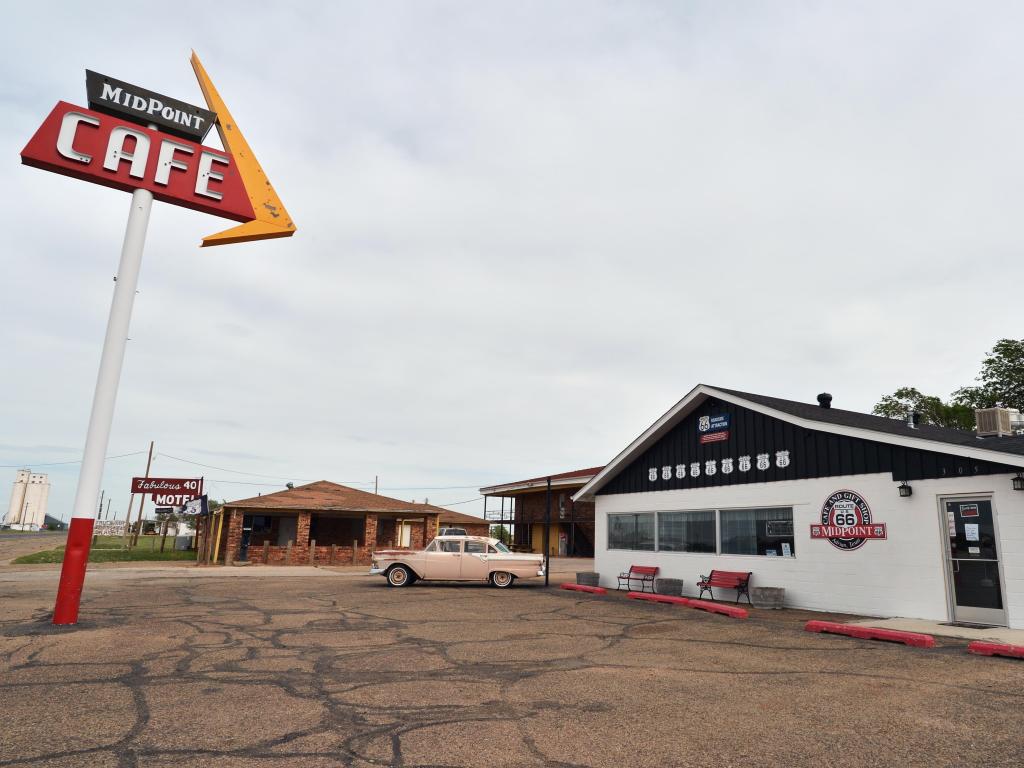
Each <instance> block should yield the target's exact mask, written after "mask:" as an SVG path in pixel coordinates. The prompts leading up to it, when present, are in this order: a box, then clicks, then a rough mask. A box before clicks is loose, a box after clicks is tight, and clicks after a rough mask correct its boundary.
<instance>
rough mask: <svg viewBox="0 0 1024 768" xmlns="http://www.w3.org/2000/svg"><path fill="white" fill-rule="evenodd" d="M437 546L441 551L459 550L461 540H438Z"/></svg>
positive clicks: (460, 549) (460, 548)
mask: <svg viewBox="0 0 1024 768" xmlns="http://www.w3.org/2000/svg"><path fill="white" fill-rule="evenodd" d="M439 548H440V550H441V551H442V552H456V553H457V552H461V551H462V542H461V541H443V540H442V541H440V542H439Z"/></svg>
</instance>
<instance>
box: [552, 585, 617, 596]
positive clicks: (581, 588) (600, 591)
mask: <svg viewBox="0 0 1024 768" xmlns="http://www.w3.org/2000/svg"><path fill="white" fill-rule="evenodd" d="M560 586H561V588H562V589H571V590H573V591H575V592H590V593H591V594H595V595H607V594H608V590H607V589H605V588H604V587H588V586H587V585H586V584H572V583H569V582H567V583H565V584H562V585H560Z"/></svg>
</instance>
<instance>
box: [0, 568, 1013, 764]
mask: <svg viewBox="0 0 1024 768" xmlns="http://www.w3.org/2000/svg"><path fill="white" fill-rule="evenodd" d="M286 571H288V573H287V575H286V573H285V572H286ZM552 583H555V582H554V581H553V582H552ZM55 587H56V572H55V571H52V570H51V571H50V572H42V571H31V572H20V573H12V574H0V713H2V714H0V766H82V767H83V768H84V767H85V766H89V767H90V768H92V767H101V768H102V767H105V766H112V767H127V766H146V767H148V766H154V767H156V766H161V767H163V766H167V767H171V766H175V767H176V768H180V766H183V765H189V766H191V765H202V766H212V767H213V768H228V767H229V766H286V767H287V766H303V767H304V768H318V767H319V766H353V767H354V768H370V767H371V766H408V767H409V768H412V767H414V766H416V767H419V768H428V767H441V766H489V767H490V766H495V767H498V766H609V767H610V766H616V767H621V766H645V767H648V768H650V767H651V766H658V767H661V766H754V765H785V766H861V765H863V766H888V765H900V766H1019V765H1021V764H1022V763H1024V739H1022V737H1021V734H1020V729H1019V723H1020V712H1021V708H1022V706H1024V662H1020V661H1015V660H1008V659H993V658H980V657H974V656H969V655H968V654H967V653H966V652H965V647H964V645H965V644H964V643H963V642H942V643H941V644H940V646H939V647H937V648H935V649H931V650H920V649H911V648H905V647H903V646H898V645H892V644H885V643H872V642H866V641H858V640H852V639H849V638H840V637H835V636H825V635H814V634H808V633H805V632H803V631H802V630H801V627H802V624H803V622H804V621H805V620H806V619H807V618H809V617H814V618H824V616H823V615H822V614H807V613H803V612H799V611H784V612H766V611H754V612H753V613H752V616H751V618H750V619H749V620H746V621H737V620H734V619H729V618H726V617H722V616H713V615H709V614H705V613H703V612H700V611H693V610H688V609H684V608H677V607H673V606H665V605H651V604H638V603H633V602H631V601H627V600H625V599H623V598H622V596H621V595H611V596H609V597H607V598H597V597H592V596H589V595H580V594H578V593H569V592H561V591H558V590H554V589H551V590H546V589H544V588H543V586H542V585H541V584H540V583H539V582H537V583H529V582H525V583H522V584H518V585H517V586H516V587H515V588H514V589H512V590H509V591H506V592H499V591H497V590H494V589H491V588H488V587H486V586H483V585H479V586H478V585H458V586H454V585H453V586H449V585H430V584H422V583H421V584H417V585H416V586H413V587H411V588H407V589H389V588H387V587H386V586H385V584H384V580H383V579H381V578H379V577H368V576H364V575H361V574H355V573H340V572H331V571H329V570H326V569H319V570H314V569H310V568H304V569H274V568H262V569H261V568H248V569H228V570H224V569H212V570H208V569H196V568H191V569H189V570H188V572H187V575H186V572H184V571H176V570H175V569H170V568H167V569H159V570H158V569H152V570H149V571H147V570H146V569H117V570H114V569H111V570H106V571H103V570H95V571H91V572H90V575H89V577H88V578H87V581H86V592H85V601H84V602H83V606H82V612H81V623H80V624H79V625H78V627H76V628H53V627H51V626H50V625H49V623H48V619H49V612H50V609H51V607H52V601H53V596H54V591H55Z"/></svg>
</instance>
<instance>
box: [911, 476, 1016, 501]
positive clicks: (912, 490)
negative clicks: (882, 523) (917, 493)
mask: <svg viewBox="0 0 1024 768" xmlns="http://www.w3.org/2000/svg"><path fill="white" fill-rule="evenodd" d="M1022 482H1024V478H1022ZM899 491H900V496H903V497H904V498H906V497H907V496H910V495H911V494H912V493H913V492H914V489H913V488H911V487H910V486H909V485H907V481H906V480H904V481H903V482H902V483H900V487H899Z"/></svg>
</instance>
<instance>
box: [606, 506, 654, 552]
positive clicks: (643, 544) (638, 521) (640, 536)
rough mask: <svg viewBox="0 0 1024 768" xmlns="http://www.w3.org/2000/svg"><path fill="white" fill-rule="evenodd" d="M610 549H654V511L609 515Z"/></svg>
mask: <svg viewBox="0 0 1024 768" xmlns="http://www.w3.org/2000/svg"><path fill="white" fill-rule="evenodd" d="M608 549H642V550H649V551H653V550H654V513H653V512H645V513H643V514H640V515H608Z"/></svg>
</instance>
